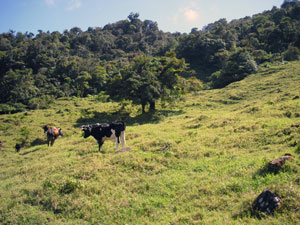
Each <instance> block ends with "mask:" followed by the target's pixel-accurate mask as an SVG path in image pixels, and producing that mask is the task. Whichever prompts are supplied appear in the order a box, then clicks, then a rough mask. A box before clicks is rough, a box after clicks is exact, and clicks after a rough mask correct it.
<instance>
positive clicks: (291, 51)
mask: <svg viewBox="0 0 300 225" xmlns="http://www.w3.org/2000/svg"><path fill="white" fill-rule="evenodd" d="M299 56H300V50H299V49H298V48H297V47H295V46H289V47H288V49H287V50H286V51H285V52H284V53H283V57H284V59H285V60H287V61H294V60H298V59H299Z"/></svg>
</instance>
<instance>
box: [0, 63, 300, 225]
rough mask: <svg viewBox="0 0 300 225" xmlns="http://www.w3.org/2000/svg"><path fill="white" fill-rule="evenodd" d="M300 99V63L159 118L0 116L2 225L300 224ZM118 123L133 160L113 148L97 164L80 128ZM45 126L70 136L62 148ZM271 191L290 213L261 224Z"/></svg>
mask: <svg viewBox="0 0 300 225" xmlns="http://www.w3.org/2000/svg"><path fill="white" fill-rule="evenodd" d="M299 96H300V66H299V61H298V62H294V63H288V64H284V65H277V66H272V67H270V68H265V69H263V70H262V71H261V72H260V73H258V74H255V75H251V76H249V77H248V78H246V79H245V80H243V81H240V82H237V83H233V84H231V85H229V86H228V87H226V88H224V89H218V90H209V91H201V92H198V93H195V94H192V95H188V96H186V97H185V99H184V100H182V101H181V102H177V103H176V104H175V105H164V107H163V105H160V106H158V111H157V112H156V113H155V114H154V115H150V114H145V115H141V114H140V111H139V108H136V107H133V106H130V105H125V104H123V107H121V105H120V104H117V103H101V102H99V101H97V99H95V98H94V97H89V98H85V99H80V98H72V99H60V100H58V101H57V102H56V104H55V105H53V106H52V107H51V108H50V109H47V110H36V111H29V112H27V113H19V114H13V115H1V116H0V129H1V131H0V140H2V142H3V147H2V150H0V167H1V170H0V180H1V182H0V198H1V201H0V224H296V223H300V214H299V209H300V204H299V202H300V178H299V172H300V162H299V154H300V128H299V127H298V128H297V127H296V126H295V125H299V124H300V110H299V109H300V99H299ZM115 119H123V120H125V121H126V123H127V134H126V136H127V146H128V147H130V148H131V150H130V151H126V152H121V153H117V152H116V150H115V145H114V143H113V142H111V141H107V142H105V143H104V145H103V147H102V149H103V152H101V153H99V152H98V151H97V148H98V147H97V143H96V141H95V140H94V139H93V138H92V137H90V138H87V139H84V138H83V137H82V134H81V130H80V125H82V124H85V123H93V122H107V121H111V120H115ZM45 124H50V125H54V126H57V127H61V128H62V129H63V132H64V134H65V135H64V136H63V137H62V138H59V139H58V140H56V142H55V144H54V146H53V147H48V146H47V145H46V143H45V136H44V134H43V130H42V128H41V127H42V126H43V125H45ZM24 137H27V141H26V144H25V147H24V148H22V149H21V151H20V153H16V152H15V150H14V145H15V143H16V142H19V141H21V140H22V139H24ZM287 152H288V153H291V154H292V155H293V156H294V160H293V161H287V162H286V164H285V167H284V170H283V171H282V172H280V173H278V174H272V173H268V172H267V171H266V170H265V166H266V164H267V163H268V162H269V161H270V160H272V159H274V158H277V157H279V156H283V155H284V154H285V153H287ZM267 188H268V189H271V190H273V191H276V193H277V194H278V195H279V196H280V199H281V207H280V209H279V210H278V211H277V212H276V213H275V214H274V215H271V216H266V217H257V215H254V214H253V213H251V204H252V202H253V201H254V199H255V198H256V197H257V196H258V194H260V193H261V192H262V191H263V190H264V189H267Z"/></svg>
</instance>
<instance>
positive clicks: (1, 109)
mask: <svg viewBox="0 0 300 225" xmlns="http://www.w3.org/2000/svg"><path fill="white" fill-rule="evenodd" d="M25 110H26V107H25V105H23V104H22V103H8V104H0V114H9V113H16V112H23V111H25Z"/></svg>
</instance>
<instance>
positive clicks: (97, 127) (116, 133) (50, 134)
mask: <svg viewBox="0 0 300 225" xmlns="http://www.w3.org/2000/svg"><path fill="white" fill-rule="evenodd" d="M125 128H126V125H125V123H124V122H123V121H115V122H112V123H96V124H88V125H83V126H81V129H82V131H83V132H84V138H87V137H89V136H93V137H94V138H95V139H96V140H97V142H98V145H99V151H100V150H101V147H102V145H103V143H104V141H105V140H115V142H116V150H117V149H118V148H119V144H120V139H121V145H122V148H124V146H125V143H126V142H125ZM43 129H44V133H45V134H46V136H47V144H48V146H49V145H51V146H52V145H53V144H54V141H55V140H56V139H57V138H59V137H62V136H63V132H62V129H61V128H56V127H50V126H47V125H45V126H43ZM1 145H2V142H1V141H0V148H1ZM21 147H22V144H19V143H17V144H16V146H15V149H16V152H19V151H20V149H21Z"/></svg>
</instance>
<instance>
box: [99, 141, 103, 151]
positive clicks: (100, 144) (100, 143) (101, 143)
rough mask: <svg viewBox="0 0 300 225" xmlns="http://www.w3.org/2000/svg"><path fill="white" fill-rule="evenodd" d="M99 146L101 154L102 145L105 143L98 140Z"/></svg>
mask: <svg viewBox="0 0 300 225" xmlns="http://www.w3.org/2000/svg"><path fill="white" fill-rule="evenodd" d="M98 145H99V152H100V150H101V147H102V145H103V141H102V140H98Z"/></svg>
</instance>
